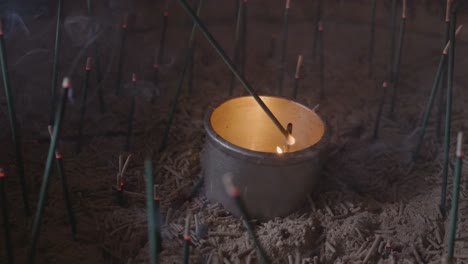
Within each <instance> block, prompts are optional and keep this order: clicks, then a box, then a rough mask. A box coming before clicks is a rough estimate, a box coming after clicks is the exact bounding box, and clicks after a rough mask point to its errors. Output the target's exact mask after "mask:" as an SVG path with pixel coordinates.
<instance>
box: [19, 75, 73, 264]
mask: <svg viewBox="0 0 468 264" xmlns="http://www.w3.org/2000/svg"><path fill="white" fill-rule="evenodd" d="M62 87H63V93H62V98H61V100H60V102H59V107H58V108H57V113H56V115H55V125H54V131H53V133H52V140H51V141H50V146H49V152H48V154H47V161H46V164H45V169H44V177H43V180H42V185H41V191H40V195H39V201H38V204H37V209H36V216H35V218H34V223H33V228H32V236H31V248H30V251H29V254H28V263H29V264H33V263H34V261H35V255H36V246H37V239H38V237H39V228H40V225H41V222H42V213H43V211H44V206H45V199H46V195H47V190H48V188H49V180H50V174H51V172H52V161H53V159H54V152H55V149H56V146H57V141H58V138H59V133H60V128H61V126H62V119H63V116H64V113H65V108H66V105H67V98H68V93H69V92H70V89H71V86H70V80H69V79H68V78H65V79H64V80H63V83H62Z"/></svg>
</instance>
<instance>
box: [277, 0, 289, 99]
mask: <svg viewBox="0 0 468 264" xmlns="http://www.w3.org/2000/svg"><path fill="white" fill-rule="evenodd" d="M289 8H290V0H286V6H285V8H284V20H283V34H282V37H283V39H282V45H281V54H280V56H281V57H280V73H279V86H278V87H279V88H278V93H279V95H280V96H281V95H282V94H283V79H284V67H285V65H284V64H285V60H286V49H287V45H288V24H289V22H288V15H289Z"/></svg>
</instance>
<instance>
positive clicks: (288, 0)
mask: <svg viewBox="0 0 468 264" xmlns="http://www.w3.org/2000/svg"><path fill="white" fill-rule="evenodd" d="M290 7H291V0H286V9H289V8H290Z"/></svg>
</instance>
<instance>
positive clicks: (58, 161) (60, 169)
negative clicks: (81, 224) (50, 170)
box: [48, 126, 76, 240]
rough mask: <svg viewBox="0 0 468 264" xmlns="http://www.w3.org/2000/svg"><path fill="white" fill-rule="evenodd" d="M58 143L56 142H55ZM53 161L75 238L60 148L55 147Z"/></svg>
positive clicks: (73, 219) (73, 215)
mask: <svg viewBox="0 0 468 264" xmlns="http://www.w3.org/2000/svg"><path fill="white" fill-rule="evenodd" d="M52 130H53V129H52V126H48V131H49V136H50V138H51V139H52ZM57 145H58V143H57ZM55 161H56V164H57V173H58V175H59V178H60V182H61V184H62V191H63V198H64V201H65V208H66V209H67V213H68V220H69V221H70V228H71V233H72V239H73V240H76V220H75V214H74V212H73V206H72V203H71V199H70V194H69V188H68V181H67V177H66V175H65V169H64V166H63V156H62V153H61V151H60V149H59V148H58V147H57V148H56V149H55Z"/></svg>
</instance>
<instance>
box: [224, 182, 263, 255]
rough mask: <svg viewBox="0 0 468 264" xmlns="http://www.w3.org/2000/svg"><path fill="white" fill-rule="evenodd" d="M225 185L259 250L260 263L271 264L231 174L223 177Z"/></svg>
mask: <svg viewBox="0 0 468 264" xmlns="http://www.w3.org/2000/svg"><path fill="white" fill-rule="evenodd" d="M223 183H224V188H225V189H226V192H227V193H228V195H229V196H230V197H231V198H232V199H233V200H234V202H235V203H236V206H237V208H238V209H239V212H240V214H241V218H242V220H243V221H244V226H245V227H246V229H247V232H248V233H249V235H250V238H251V239H252V241H253V243H254V245H255V247H256V248H257V253H258V256H259V260H260V263H262V264H267V263H270V261H269V260H268V256H267V254H266V253H265V250H264V249H263V247H262V245H261V244H260V241H259V240H258V238H257V235H256V234H255V231H254V228H253V227H252V224H251V223H250V217H249V215H248V213H247V211H246V209H245V206H244V203H243V201H242V198H241V196H240V190H239V188H238V187H237V186H235V185H234V183H233V182H232V174H229V173H228V174H225V175H224V176H223Z"/></svg>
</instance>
